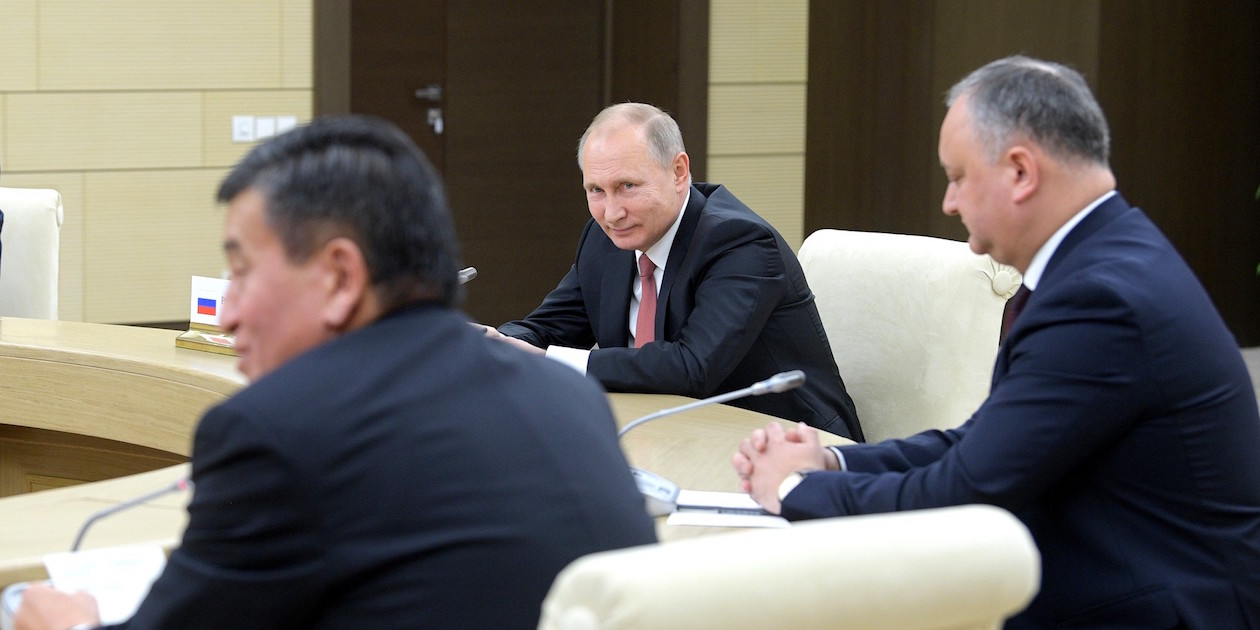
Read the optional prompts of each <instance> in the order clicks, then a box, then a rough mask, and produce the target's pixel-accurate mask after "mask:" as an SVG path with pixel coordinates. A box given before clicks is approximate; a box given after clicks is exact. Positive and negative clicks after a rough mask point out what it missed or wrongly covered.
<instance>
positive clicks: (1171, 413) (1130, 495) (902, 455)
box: [783, 195, 1260, 628]
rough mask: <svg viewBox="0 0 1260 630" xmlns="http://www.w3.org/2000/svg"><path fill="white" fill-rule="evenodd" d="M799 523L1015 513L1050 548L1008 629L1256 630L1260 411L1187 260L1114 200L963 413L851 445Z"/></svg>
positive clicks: (1064, 246)
mask: <svg viewBox="0 0 1260 630" xmlns="http://www.w3.org/2000/svg"><path fill="white" fill-rule="evenodd" d="M844 454H845V459H846V460H847V463H848V465H849V468H850V470H852V471H859V472H850V473H815V474H810V475H808V476H807V477H806V478H805V480H804V481H802V482H801V484H800V485H799V486H797V488H796V489H795V490H794V491H792V492H791V493H790V494H788V496H787V497H786V500H785V501H784V502H783V511H784V514H785V515H786V516H788V517H789V518H793V519H799V518H813V517H822V516H834V515H841V514H861V513H867V512H890V511H894V510H911V509H918V508H929V507H938V506H947V505H958V504H966V503H988V504H992V505H997V506H1000V507H1003V508H1006V509H1008V510H1010V511H1011V512H1013V513H1014V514H1015V515H1016V516H1018V517H1019V518H1020V519H1021V520H1022V521H1023V522H1024V523H1025V524H1026V525H1027V526H1028V528H1029V530H1030V531H1031V532H1032V535H1033V537H1034V539H1035V540H1036V543H1037V546H1038V548H1039V549H1040V551H1041V554H1042V583H1041V590H1040V593H1039V594H1038V595H1037V597H1036V598H1035V599H1034V600H1033V602H1032V604H1031V605H1030V606H1029V607H1028V609H1027V610H1026V611H1024V612H1023V613H1021V614H1020V615H1018V616H1016V617H1014V618H1013V619H1011V620H1010V621H1009V623H1008V627H1011V628H1023V627H1098V628H1172V627H1190V628H1247V627H1251V628H1256V627H1260V417H1258V416H1257V411H1256V395H1255V392H1254V390H1253V388H1252V385H1251V381H1250V378H1249V376H1248V373H1247V369H1246V366H1245V364H1244V363H1243V360H1242V357H1241V355H1240V353H1239V352H1238V348H1237V346H1236V344H1235V341H1234V338H1233V336H1232V335H1231V334H1230V333H1229V331H1228V330H1227V329H1226V328H1225V325H1224V323H1223V322H1222V321H1221V318H1220V316H1219V315H1218V313H1217V311H1216V309H1215V307H1214V306H1213V304H1212V302H1211V300H1210V299H1209V298H1208V296H1207V294H1206V292H1205V291H1204V290H1203V288H1202V286H1201V285H1200V284H1199V282H1198V280H1197V279H1196V278H1195V277H1194V275H1193V273H1192V272H1191V271H1190V269H1189V267H1188V266H1187V265H1186V264H1185V262H1184V261H1183V260H1182V259H1181V257H1180V256H1179V255H1178V254H1177V253H1176V251H1175V250H1174V249H1173V247H1172V245H1171V244H1170V243H1169V242H1168V241H1167V240H1166V239H1165V237H1164V236H1163V235H1162V234H1161V233H1160V232H1159V230H1158V229H1157V228H1156V227H1155V225H1154V224H1152V223H1151V221H1150V220H1149V219H1147V218H1146V216H1145V215H1144V214H1142V212H1141V211H1140V210H1138V209H1136V208H1131V207H1129V205H1128V204H1127V203H1126V202H1125V201H1124V200H1123V199H1122V198H1121V197H1120V196H1119V195H1116V196H1114V197H1112V198H1111V199H1109V200H1107V201H1106V202H1104V203H1103V204H1102V205H1100V206H1099V207H1097V208H1096V209H1095V210H1094V211H1093V212H1092V213H1091V214H1090V215H1089V216H1087V217H1086V218H1085V219H1084V220H1083V221H1082V222H1081V223H1080V224H1079V225H1077V226H1076V227H1075V228H1073V229H1072V231H1071V232H1070V233H1069V234H1068V235H1067V237H1066V238H1065V239H1064V241H1063V242H1062V243H1061V244H1060V246H1059V248H1058V250H1057V251H1056V252H1055V253H1054V255H1053V256H1052V257H1051V260H1050V262H1049V264H1048V266H1047V268H1046V271H1045V274H1044V276H1043V277H1042V279H1041V281H1040V283H1039V285H1038V286H1037V288H1036V290H1035V291H1034V292H1033V294H1032V297H1031V298H1030V299H1029V301H1028V303H1027V305H1026V306H1025V308H1024V310H1023V312H1022V314H1021V315H1020V316H1019V319H1017V320H1016V322H1015V324H1014V326H1013V327H1012V328H1011V330H1010V331H1009V335H1008V337H1007V338H1006V341H1005V342H1004V343H1003V344H1002V346H1001V348H1000V350H999V352H998V357H997V363H996V366H995V369H994V374H993V383H992V389H991V391H990V395H989V398H988V399H987V400H986V401H985V402H984V404H983V405H982V406H981V407H980V409H979V410H978V411H976V413H975V415H974V416H972V418H971V419H970V420H968V421H967V422H966V423H965V424H964V425H962V426H961V427H960V428H958V429H956V430H951V431H944V432H940V431H928V432H925V433H921V434H918V435H916V436H912V437H910V438H909V439H906V440H900V441H888V442H884V443H881V444H878V445H860V446H855V447H847V448H845V449H844Z"/></svg>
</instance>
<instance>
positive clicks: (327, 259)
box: [17, 117, 655, 630]
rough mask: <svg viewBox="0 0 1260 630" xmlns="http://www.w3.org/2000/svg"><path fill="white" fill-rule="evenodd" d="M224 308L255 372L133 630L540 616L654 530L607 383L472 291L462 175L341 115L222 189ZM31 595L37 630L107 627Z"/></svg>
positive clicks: (213, 428) (82, 606)
mask: <svg viewBox="0 0 1260 630" xmlns="http://www.w3.org/2000/svg"><path fill="white" fill-rule="evenodd" d="M219 198H220V199H221V200H223V201H225V202H227V204H228V209H227V218H226V227H225V233H226V235H225V238H224V249H225V251H226V253H227V259H228V264H229V268H230V270H231V285H230V288H229V290H228V293H227V296H226V297H225V301H224V305H223V312H222V314H221V321H222V324H223V326H224V328H225V329H226V330H228V331H229V332H232V333H234V334H235V335H236V344H237V346H236V347H237V351H238V353H239V355H240V369H241V371H242V372H244V373H245V374H246V375H247V376H248V377H249V378H250V380H251V384H250V385H249V386H248V387H247V388H245V389H244V390H242V391H241V392H239V393H238V394H236V395H235V396H233V397H232V398H231V399H229V400H227V401H226V402H224V403H223V404H221V405H219V406H217V407H215V408H213V409H211V410H210V411H209V412H207V413H206V415H205V416H204V417H203V418H202V420H201V423H200V424H199V425H198V427H197V431H196V436H195V439H194V444H193V456H192V470H193V474H192V476H193V481H194V482H195V484H196V491H195V494H194V496H193V498H192V502H191V504H190V505H189V508H188V511H189V523H188V529H187V531H186V532H185V534H184V538H183V542H182V544H181V546H180V547H179V548H178V549H176V550H175V551H174V552H173V553H172V554H171V556H170V560H169V562H168V564H167V566H166V569H165V571H164V572H163V574H162V575H161V577H159V578H158V580H157V581H156V582H155V583H154V584H153V587H152V589H151V591H150V592H149V595H148V597H147V598H146V599H145V601H144V602H143V603H142V604H141V606H140V608H139V610H138V611H137V613H136V615H135V616H134V617H133V618H132V619H131V620H130V621H129V622H128V623H126V624H125V627H127V628H233V629H240V628H290V627H292V628H533V627H535V626H536V625H537V623H538V616H539V613H540V606H541V603H542V600H543V597H544V596H545V594H546V592H547V590H548V588H549V587H550V585H551V582H552V580H553V579H554V577H555V575H556V574H557V573H558V572H559V571H560V570H561V569H562V568H563V567H564V566H565V565H567V564H568V563H569V562H570V561H572V560H574V559H575V558H577V557H579V556H581V555H584V554H587V553H591V552H595V551H600V550H606V549H613V548H619V547H626V546H630V545H637V544H643V543H649V542H653V541H654V540H655V535H654V532H653V525H652V523H651V521H650V520H649V519H648V517H647V516H646V513H645V511H644V509H643V500H642V498H641V496H640V495H639V493H638V491H637V490H636V489H635V486H634V482H633V480H632V478H631V477H630V473H629V470H628V466H627V463H626V460H625V458H624V457H623V455H622V453H621V451H620V448H619V446H618V444H617V441H616V437H615V431H616V429H615V424H614V421H613V417H612V413H611V411H610V409H609V406H608V402H607V399H606V397H605V394H604V392H603V391H602V390H601V389H600V388H599V387H598V386H597V385H595V384H594V383H593V382H591V381H590V380H588V379H585V378H582V377H581V376H580V375H578V374H576V373H574V372H573V371H572V370H571V369H569V368H567V367H564V366H561V365H558V364H556V363H554V362H551V361H548V360H546V359H543V358H539V357H535V356H530V355H527V354H524V353H521V352H518V351H516V350H514V349H512V348H509V347H507V346H505V345H503V344H500V343H497V342H492V341H490V340H487V339H486V338H485V337H484V335H481V334H479V333H478V332H477V331H476V330H475V329H473V328H471V327H470V326H469V325H468V324H467V319H466V318H465V317H464V316H463V315H462V314H461V313H459V312H457V311H456V310H455V309H454V308H453V306H454V304H455V303H456V302H457V297H458V296H457V292H458V282H457V269H458V266H459V264H458V262H459V261H458V254H457V251H456V243H455V236H454V232H453V229H452V224H451V217H450V214H449V212H448V210H447V205H446V200H445V195H444V193H443V189H442V185H441V183H440V181H439V179H438V177H437V175H436V174H435V172H434V171H433V170H432V168H431V167H430V165H429V163H428V161H427V160H426V159H425V158H424V156H423V155H422V154H421V153H420V151H419V150H418V149H417V148H416V147H415V145H414V144H412V143H411V141H410V140H409V139H408V138H407V137H406V136H405V135H403V134H402V132H401V131H399V130H398V129H397V128H395V127H393V126H392V125H388V124H386V123H383V122H379V121H375V120H372V119H366V118H356V117H347V118H325V119H319V120H316V121H315V122H313V123H311V124H310V125H308V126H306V127H300V128H298V129H296V130H294V131H292V132H289V133H286V134H283V135H280V136H278V137H276V138H275V139H274V140H271V141H269V142H267V143H266V144H263V145H261V146H259V147H257V148H256V149H254V150H253V151H252V152H251V153H250V154H249V155H248V156H246V157H245V159H244V160H242V161H241V162H240V164H238V165H237V166H236V167H235V168H234V169H233V171H232V172H231V174H229V175H228V177H227V179H226V180H225V181H224V182H223V185H222V187H221V188H220V191H219ZM92 609H93V606H92V602H91V599H90V598H89V597H87V596H85V595H82V594H80V595H79V596H77V597H76V596H71V595H68V594H64V593H58V592H56V591H53V590H51V589H49V588H47V587H32V588H31V589H28V590H27V591H26V593H25V596H24V602H23V605H22V606H21V608H20V610H19V612H18V620H17V621H18V627H23V628H52V629H55V630H62V629H64V628H68V627H70V626H72V625H74V624H78V623H82V622H88V623H91V622H93V621H94V615H93V612H92Z"/></svg>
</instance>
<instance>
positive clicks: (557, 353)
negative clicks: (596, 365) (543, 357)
mask: <svg viewBox="0 0 1260 630" xmlns="http://www.w3.org/2000/svg"><path fill="white" fill-rule="evenodd" d="M547 358H548V359H552V360H555V361H559V362H561V363H563V364H565V365H567V366H569V367H571V368H573V369H575V370H577V371H578V374H581V375H583V376H585V375H586V363H587V361H589V360H590V358H591V351H590V350H582V349H581V348H566V347H564V346H547Z"/></svg>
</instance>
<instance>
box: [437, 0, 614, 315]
mask: <svg viewBox="0 0 1260 630" xmlns="http://www.w3.org/2000/svg"><path fill="white" fill-rule="evenodd" d="M526 6H528V7H529V9H528V10H525V7H526ZM603 27H604V13H603V6H602V4H600V3H594V2H590V1H589V0H567V1H563V2H560V1H556V2H542V3H528V4H519V5H518V4H514V3H503V2H499V1H498V0H460V1H458V2H450V3H449V5H448V14H447V62H448V67H447V99H446V105H447V121H446V122H447V125H446V128H447V140H446V142H447V144H446V150H447V155H446V182H447V188H448V190H449V194H450V202H451V208H452V210H453V212H454V214H455V228H456V230H457V231H458V233H459V236H460V240H461V242H462V244H463V247H464V259H465V260H466V261H467V263H468V264H470V265H472V266H475V267H477V269H478V271H479V272H480V275H479V276H478V278H477V279H476V280H474V281H473V282H472V283H470V284H469V285H468V298H467V304H466V306H467V309H468V311H469V313H470V314H472V315H473V316H474V317H475V318H477V319H478V320H480V321H482V322H485V323H488V324H494V325H497V324H500V323H502V322H504V321H507V320H509V319H515V318H519V317H524V316H525V315H526V314H528V313H529V312H530V311H531V310H533V308H534V307H535V306H538V304H539V303H540V302H541V301H542V298H543V296H544V295H546V294H547V292H548V291H550V290H551V289H552V288H554V287H555V286H556V283H557V282H558V281H559V280H560V278H561V277H562V276H563V275H564V274H565V272H566V271H567V270H568V268H569V266H570V265H571V264H572V263H573V253H574V251H575V250H576V247H577V237H578V234H579V233H580V231H581V229H582V225H583V224H584V223H585V222H586V220H587V219H589V218H590V213H589V212H588V211H587V209H586V197H585V196H584V193H583V192H582V176H581V172H580V171H579V170H578V166H577V158H576V147H577V142H578V138H579V137H580V136H581V135H582V132H583V130H585V129H586V125H587V124H588V123H589V122H590V120H591V118H593V117H594V116H595V114H596V113H598V112H599V110H600V109H601V108H602V107H603V93H604V91H603V81H604V76H603V74H604V63H603V41H604V40H603Z"/></svg>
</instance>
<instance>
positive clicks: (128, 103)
mask: <svg viewBox="0 0 1260 630" xmlns="http://www.w3.org/2000/svg"><path fill="white" fill-rule="evenodd" d="M6 116H7V119H8V122H7V134H6V136H7V137H6V142H7V143H8V149H7V152H6V155H7V158H8V165H9V167H11V168H12V169H13V170H21V171H53V170H57V171H60V170H92V169H143V168H182V167H196V166H200V165H201V95H200V94H199V93H196V92H158V93H148V94H141V93H127V92H123V93H104V94H79V93H41V94H10V95H9V96H8V99H7V107H6Z"/></svg>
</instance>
